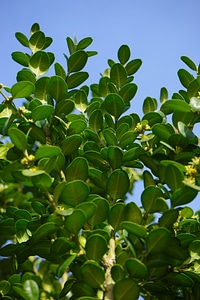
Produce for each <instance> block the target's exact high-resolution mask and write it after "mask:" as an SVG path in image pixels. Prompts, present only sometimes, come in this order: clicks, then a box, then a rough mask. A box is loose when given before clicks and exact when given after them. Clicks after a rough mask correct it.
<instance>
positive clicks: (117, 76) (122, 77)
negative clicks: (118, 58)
mask: <svg viewBox="0 0 200 300" xmlns="http://www.w3.org/2000/svg"><path fill="white" fill-rule="evenodd" d="M110 80H111V81H112V82H113V83H114V84H115V85H116V86H117V88H118V89H119V88H121V87H122V86H123V85H124V84H125V83H126V80H127V75H126V70H125V68H124V67H123V66H122V65H121V64H118V63H117V64H114V65H113V66H112V68H111V70H110Z"/></svg>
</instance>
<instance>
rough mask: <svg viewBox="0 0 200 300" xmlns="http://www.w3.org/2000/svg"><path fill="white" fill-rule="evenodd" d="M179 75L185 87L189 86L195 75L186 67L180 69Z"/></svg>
mask: <svg viewBox="0 0 200 300" xmlns="http://www.w3.org/2000/svg"><path fill="white" fill-rule="evenodd" d="M178 77H179V80H180V82H181V83H182V85H183V86H184V87H185V88H188V86H189V84H190V82H191V81H193V80H194V76H193V75H191V74H190V73H189V72H188V71H186V70H184V69H180V70H178Z"/></svg>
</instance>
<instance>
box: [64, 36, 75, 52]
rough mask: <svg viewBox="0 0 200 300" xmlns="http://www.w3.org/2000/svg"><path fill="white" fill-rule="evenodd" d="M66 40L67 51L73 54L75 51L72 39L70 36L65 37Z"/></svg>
mask: <svg viewBox="0 0 200 300" xmlns="http://www.w3.org/2000/svg"><path fill="white" fill-rule="evenodd" d="M66 42H67V46H68V49H69V53H70V54H73V53H74V52H75V51H76V46H75V44H74V42H73V40H72V39H71V38H70V37H67V38H66Z"/></svg>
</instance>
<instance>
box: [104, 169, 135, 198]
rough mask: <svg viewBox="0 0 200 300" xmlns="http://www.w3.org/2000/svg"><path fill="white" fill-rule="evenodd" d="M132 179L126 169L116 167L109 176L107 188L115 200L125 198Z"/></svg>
mask: <svg viewBox="0 0 200 300" xmlns="http://www.w3.org/2000/svg"><path fill="white" fill-rule="evenodd" d="M129 186H130V181H129V178H128V175H127V173H126V172H125V171H123V170H120V169H116V170H114V171H113V172H112V173H111V175H110V176H109V178H108V181H107V185H106V189H107V192H108V194H109V195H110V197H111V198H112V199H113V200H115V201H116V200H118V199H123V198H124V196H125V194H126V193H127V192H128V190H129Z"/></svg>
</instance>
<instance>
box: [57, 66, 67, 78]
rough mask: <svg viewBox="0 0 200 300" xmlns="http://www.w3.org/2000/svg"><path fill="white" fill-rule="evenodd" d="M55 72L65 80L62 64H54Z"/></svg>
mask: <svg viewBox="0 0 200 300" xmlns="http://www.w3.org/2000/svg"><path fill="white" fill-rule="evenodd" d="M54 69H55V73H56V75H57V76H60V77H61V78H63V79H64V80H66V77H67V74H66V72H65V70H64V68H63V66H62V65H61V64H59V63H55V64H54Z"/></svg>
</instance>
